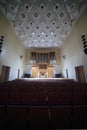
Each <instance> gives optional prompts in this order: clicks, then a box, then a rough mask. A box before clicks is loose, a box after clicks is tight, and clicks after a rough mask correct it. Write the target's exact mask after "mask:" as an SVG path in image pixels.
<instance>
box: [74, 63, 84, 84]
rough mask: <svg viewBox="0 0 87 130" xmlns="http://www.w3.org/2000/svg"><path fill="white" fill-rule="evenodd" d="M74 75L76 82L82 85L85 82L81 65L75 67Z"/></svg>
mask: <svg viewBox="0 0 87 130" xmlns="http://www.w3.org/2000/svg"><path fill="white" fill-rule="evenodd" d="M75 73H76V81H78V82H82V83H83V82H86V79H85V73H84V67H83V65H81V66H76V67H75Z"/></svg>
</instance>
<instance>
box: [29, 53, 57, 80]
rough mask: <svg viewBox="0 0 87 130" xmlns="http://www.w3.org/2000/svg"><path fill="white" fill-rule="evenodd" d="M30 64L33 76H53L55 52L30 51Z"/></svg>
mask: <svg viewBox="0 0 87 130" xmlns="http://www.w3.org/2000/svg"><path fill="white" fill-rule="evenodd" d="M30 64H31V65H32V77H33V78H53V77H54V65H55V64H56V57H55V52H49V53H37V52H31V55H30Z"/></svg>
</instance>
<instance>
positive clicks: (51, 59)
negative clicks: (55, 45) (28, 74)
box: [30, 52, 56, 64]
mask: <svg viewBox="0 0 87 130" xmlns="http://www.w3.org/2000/svg"><path fill="white" fill-rule="evenodd" d="M30 63H31V64H36V63H49V64H50V63H51V64H56V57H55V52H49V53H37V52H31V56H30Z"/></svg>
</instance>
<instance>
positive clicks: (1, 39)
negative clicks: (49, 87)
mask: <svg viewBox="0 0 87 130" xmlns="http://www.w3.org/2000/svg"><path fill="white" fill-rule="evenodd" d="M3 42H4V36H0V54H1V52H2V45H3Z"/></svg>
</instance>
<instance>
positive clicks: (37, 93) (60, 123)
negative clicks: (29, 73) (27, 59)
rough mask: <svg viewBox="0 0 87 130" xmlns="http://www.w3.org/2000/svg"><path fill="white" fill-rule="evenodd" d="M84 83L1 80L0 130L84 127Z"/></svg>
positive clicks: (86, 114)
mask: <svg viewBox="0 0 87 130" xmlns="http://www.w3.org/2000/svg"><path fill="white" fill-rule="evenodd" d="M86 117H87V83H79V82H75V81H73V80H65V79H64V80H57V79H55V80H46V79H43V80H36V79H35V80H34V79H31V80H30V78H29V80H24V79H18V80H13V81H8V82H4V83H0V128H1V130H8V129H9V130H14V129H22V130H33V129H36V128H37V129H44V130H48V129H80V128H81V129H82V128H85V129H87V123H86Z"/></svg>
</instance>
